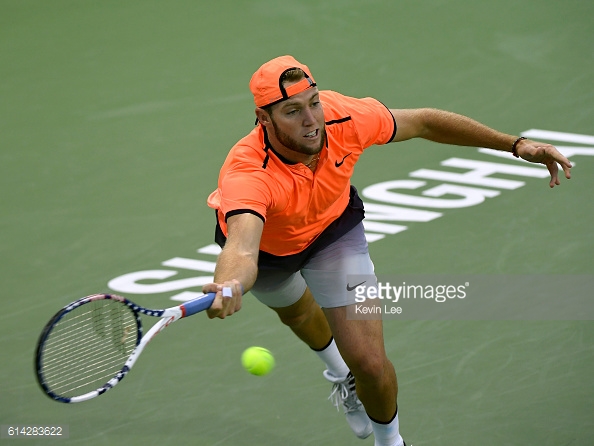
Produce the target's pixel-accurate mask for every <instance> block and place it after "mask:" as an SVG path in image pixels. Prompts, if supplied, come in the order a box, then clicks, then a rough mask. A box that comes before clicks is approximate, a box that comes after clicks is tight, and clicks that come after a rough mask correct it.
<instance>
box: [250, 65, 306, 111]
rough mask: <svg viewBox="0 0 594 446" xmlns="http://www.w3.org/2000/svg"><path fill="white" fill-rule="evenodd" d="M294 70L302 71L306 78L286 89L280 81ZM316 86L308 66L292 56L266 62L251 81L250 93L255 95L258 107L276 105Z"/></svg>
mask: <svg viewBox="0 0 594 446" xmlns="http://www.w3.org/2000/svg"><path fill="white" fill-rule="evenodd" d="M294 68H300V69H302V70H303V72H304V73H305V78H304V79H301V80H300V81H299V82H297V83H295V84H293V85H290V86H288V87H286V88H285V87H284V86H283V85H282V82H281V81H280V79H281V77H282V75H283V74H285V73H286V72H287V71H289V70H292V69H294ZM315 86H316V83H315V81H314V78H313V77H312V76H311V73H310V71H309V68H307V65H303V64H302V63H299V62H297V60H295V58H294V57H292V56H281V57H277V58H275V59H272V60H270V61H268V62H266V63H265V64H264V65H262V66H261V67H260V68H258V70H257V71H256V72H255V73H254V75H253V76H252V79H251V80H250V91H251V92H252V94H253V95H254V102H255V104H256V107H265V106H267V105H272V104H276V103H277V102H281V101H284V100H285V99H288V98H290V97H291V96H295V95H296V94H299V93H301V92H302V91H305V90H307V89H308V88H310V87H315Z"/></svg>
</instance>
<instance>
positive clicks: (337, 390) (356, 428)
mask: <svg viewBox="0 0 594 446" xmlns="http://www.w3.org/2000/svg"><path fill="white" fill-rule="evenodd" d="M324 378H326V379H327V380H328V381H330V382H331V383H333V384H334V386H332V392H331V393H330V397H328V399H329V400H330V401H332V404H334V407H336V410H339V407H340V406H342V409H343V411H344V414H345V416H346V419H347V422H348V423H349V426H351V429H352V430H353V432H354V433H355V435H356V436H357V437H359V438H362V439H363V438H367V437H369V436H370V435H371V433H372V432H373V428H372V427H371V420H370V419H369V416H367V412H365V408H364V407H363V404H362V403H361V401H360V400H359V397H358V396H357V392H356V390H355V377H354V376H353V375H352V374H351V373H350V372H349V374H348V375H347V376H346V378H337V377H335V376H334V375H332V374H331V373H330V372H328V370H324Z"/></svg>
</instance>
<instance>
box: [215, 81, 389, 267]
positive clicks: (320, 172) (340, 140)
mask: <svg viewBox="0 0 594 446" xmlns="http://www.w3.org/2000/svg"><path fill="white" fill-rule="evenodd" d="M320 101H321V103H322V106H323V110H324V120H325V122H326V137H327V142H326V146H325V147H324V149H322V152H321V153H320V160H319V161H318V165H317V168H316V170H315V172H312V171H311V170H310V169H309V168H307V167H306V166H305V165H304V164H302V163H296V164H289V163H286V162H283V160H281V159H280V158H279V157H278V156H277V155H276V153H275V152H274V151H273V150H270V149H267V144H266V142H267V141H266V137H265V132H264V130H263V127H262V126H260V125H258V126H257V127H256V128H254V130H252V132H250V133H249V134H248V135H247V136H246V137H244V138H243V139H241V140H240V141H239V142H238V143H237V144H235V146H233V148H232V149H231V151H230V152H229V154H228V156H227V159H226V160H225V162H224V164H223V167H222V168H221V171H220V174H219V181H218V188H217V189H216V190H215V191H214V192H213V193H211V194H210V196H209V197H208V206H210V207H211V208H213V209H216V210H217V217H218V221H219V225H220V227H221V230H222V231H223V234H224V235H225V236H227V235H228V234H227V224H226V218H228V217H229V216H230V215H235V214H238V213H243V212H250V213H253V214H256V215H258V216H259V217H260V218H262V220H264V230H263V233H262V239H261V242H260V250H262V251H265V252H267V253H270V254H273V255H276V256H287V255H291V254H296V253H299V252H301V251H303V250H304V249H305V248H307V247H308V246H309V245H310V244H311V243H312V242H313V241H314V240H315V239H316V237H317V236H318V235H320V234H321V233H322V231H324V229H326V228H327V227H328V225H330V223H332V222H333V221H334V220H336V219H337V218H338V217H339V216H340V215H341V214H342V212H343V211H344V210H345V208H346V206H347V204H348V201H349V191H350V184H351V183H350V179H351V176H352V175H353V170H354V167H355V163H356V162H357V160H358V159H359V156H360V155H361V154H362V153H363V151H364V150H365V149H366V148H367V147H369V146H371V145H373V144H386V143H388V142H390V141H391V140H392V138H393V137H394V135H395V134H396V123H395V122H394V118H393V116H392V113H390V111H389V110H388V108H387V107H386V106H384V105H383V104H382V103H381V102H379V101H377V100H375V99H372V98H365V99H355V98H351V97H348V96H343V95H341V94H339V93H336V92H333V91H320Z"/></svg>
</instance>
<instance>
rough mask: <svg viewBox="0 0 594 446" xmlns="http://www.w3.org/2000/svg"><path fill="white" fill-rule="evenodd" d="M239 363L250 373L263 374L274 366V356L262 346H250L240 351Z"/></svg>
mask: <svg viewBox="0 0 594 446" xmlns="http://www.w3.org/2000/svg"><path fill="white" fill-rule="evenodd" d="M241 365H243V368H244V369H246V370H247V371H248V372H250V373H251V374H252V375H256V376H264V375H267V374H268V373H270V371H271V370H272V369H273V368H274V356H272V353H270V350H267V349H265V348H263V347H250V348H248V349H246V350H244V352H243V353H242V355H241Z"/></svg>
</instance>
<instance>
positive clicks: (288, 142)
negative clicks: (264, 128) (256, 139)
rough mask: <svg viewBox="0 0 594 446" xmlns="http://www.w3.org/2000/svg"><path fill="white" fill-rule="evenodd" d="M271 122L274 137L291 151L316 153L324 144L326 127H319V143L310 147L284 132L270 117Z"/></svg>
mask: <svg viewBox="0 0 594 446" xmlns="http://www.w3.org/2000/svg"><path fill="white" fill-rule="evenodd" d="M270 121H271V122H272V127H273V128H274V134H275V135H276V139H278V141H279V142H280V143H281V144H282V145H283V146H285V147H286V148H287V149H289V150H292V151H293V152H297V153H302V154H304V155H316V154H318V153H320V152H321V151H322V149H323V148H324V144H325V143H326V128H325V127H322V128H321V129H320V135H321V138H320V145H319V147H313V148H312V147H310V146H306V145H303V144H300V143H299V142H297V141H296V140H295V139H293V138H292V137H290V136H289V135H287V134H286V133H284V132H283V131H282V130H280V129H279V128H278V127H277V126H276V122H274V119H272V117H271V119H270Z"/></svg>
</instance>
